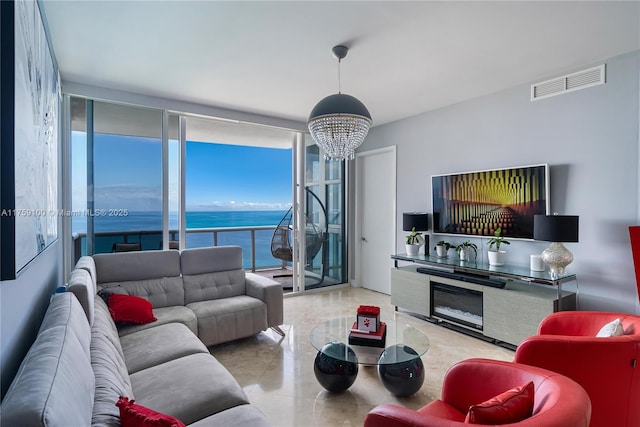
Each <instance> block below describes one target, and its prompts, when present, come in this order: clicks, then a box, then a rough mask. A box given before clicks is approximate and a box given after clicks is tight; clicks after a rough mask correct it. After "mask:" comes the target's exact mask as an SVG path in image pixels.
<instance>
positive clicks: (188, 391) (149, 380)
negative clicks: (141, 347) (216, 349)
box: [131, 353, 248, 424]
mask: <svg viewBox="0 0 640 427" xmlns="http://www.w3.org/2000/svg"><path fill="white" fill-rule="evenodd" d="M131 383H132V385H133V391H134V395H135V398H136V402H137V403H139V404H140V405H143V406H146V407H148V408H152V409H154V410H156V411H159V412H162V413H164V414H169V415H172V416H174V417H176V418H178V419H179V420H181V421H182V422H183V423H185V424H191V423H193V422H195V421H198V420H200V419H203V418H206V417H208V416H209V415H212V414H215V413H218V412H220V411H223V410H225V409H229V408H232V407H234V406H238V405H242V404H245V403H248V401H247V396H246V395H245V394H244V391H243V390H242V388H241V387H240V385H239V384H238V383H237V381H236V380H235V379H234V378H233V377H232V376H231V374H230V373H229V372H228V371H227V370H226V369H225V368H224V366H222V365H221V364H220V362H218V361H217V360H216V359H215V358H214V357H213V356H211V355H210V354H202V353H200V354H191V355H189V356H185V357H181V358H179V359H175V360H172V361H169V362H166V363H163V364H161V365H156V366H153V367H151V368H148V369H144V370H142V371H138V372H136V373H134V374H131Z"/></svg>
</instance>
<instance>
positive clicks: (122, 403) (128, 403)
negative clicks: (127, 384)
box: [116, 396, 186, 427]
mask: <svg viewBox="0 0 640 427" xmlns="http://www.w3.org/2000/svg"><path fill="white" fill-rule="evenodd" d="M116 406H117V407H118V408H119V409H120V422H121V423H122V427H186V426H185V425H184V423H183V422H182V421H180V420H179V419H177V418H175V417H172V416H171V415H166V414H162V413H160V412H158V411H154V410H153V409H149V408H145V407H144V406H142V405H138V404H136V403H134V401H133V400H129V399H128V398H127V397H124V396H121V397H120V399H118V402H116Z"/></svg>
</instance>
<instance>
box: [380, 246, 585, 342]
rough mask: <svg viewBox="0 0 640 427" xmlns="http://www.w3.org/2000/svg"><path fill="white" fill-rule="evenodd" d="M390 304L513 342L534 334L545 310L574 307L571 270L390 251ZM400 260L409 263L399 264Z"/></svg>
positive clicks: (547, 313)
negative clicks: (557, 273) (554, 274)
mask: <svg viewBox="0 0 640 427" xmlns="http://www.w3.org/2000/svg"><path fill="white" fill-rule="evenodd" d="M391 258H392V259H393V260H394V264H395V268H393V269H392V270H391V303H392V304H393V305H395V306H396V309H398V308H402V309H403V310H406V311H409V312H412V313H416V314H419V315H422V316H426V317H427V318H429V319H431V320H434V321H437V322H444V323H446V324H449V325H454V326H455V327H456V328H457V329H458V330H461V331H463V332H464V331H469V332H473V333H474V335H478V334H480V335H482V336H484V337H486V338H489V339H491V340H495V341H496V342H497V343H499V344H500V343H504V344H508V345H510V346H517V345H518V344H520V342H521V341H522V340H523V339H525V338H527V337H528V336H531V335H535V334H536V333H537V329H538V324H539V323H540V321H541V320H542V319H544V318H545V317H546V316H547V315H549V314H551V313H553V312H556V311H561V310H575V309H576V292H572V291H566V290H563V289H562V285H563V284H564V283H567V282H575V284H576V290H577V278H576V275H575V274H566V275H564V276H562V277H559V278H555V279H552V278H551V277H550V275H549V273H548V272H536V271H530V270H529V269H528V268H524V267H517V266H508V265H505V266H501V267H494V266H489V265H488V264H482V263H476V262H460V261H459V260H458V259H455V258H438V257H435V256H428V255H427V256H424V255H417V256H409V255H404V254H399V255H392V257H391ZM402 261H406V262H409V263H410V264H406V263H405V264H406V265H403V266H400V265H399V263H400V262H402Z"/></svg>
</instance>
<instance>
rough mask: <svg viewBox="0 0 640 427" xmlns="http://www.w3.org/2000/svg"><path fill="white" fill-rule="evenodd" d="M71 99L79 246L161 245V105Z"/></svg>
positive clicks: (87, 249)
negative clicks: (143, 105)
mask: <svg viewBox="0 0 640 427" xmlns="http://www.w3.org/2000/svg"><path fill="white" fill-rule="evenodd" d="M71 104H72V105H71V112H72V134H71V148H72V149H71V153H72V177H71V178H72V194H73V197H72V212H73V215H72V232H73V233H74V235H75V236H74V242H75V244H74V247H75V250H76V251H78V250H79V251H80V253H79V254H87V253H88V254H95V253H104V252H115V251H120V250H151V249H160V248H161V247H162V246H161V241H162V234H161V230H162V111H161V110H154V109H148V108H140V107H133V106H129V105H120V104H113V103H107V102H99V101H91V100H85V99H82V98H72V99H71ZM79 254H76V255H75V256H76V258H77V257H78V255H79Z"/></svg>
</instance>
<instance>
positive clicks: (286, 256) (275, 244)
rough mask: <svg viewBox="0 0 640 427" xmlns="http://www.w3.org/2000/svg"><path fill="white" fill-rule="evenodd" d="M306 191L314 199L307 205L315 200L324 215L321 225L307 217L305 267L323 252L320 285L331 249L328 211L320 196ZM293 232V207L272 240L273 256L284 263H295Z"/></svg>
mask: <svg viewBox="0 0 640 427" xmlns="http://www.w3.org/2000/svg"><path fill="white" fill-rule="evenodd" d="M306 190H307V196H308V197H309V196H310V197H313V199H311V198H310V199H309V200H308V202H307V203H308V204H309V203H310V202H311V201H313V200H315V201H316V203H318V205H319V206H320V210H321V214H322V215H323V219H322V221H321V222H320V223H315V222H313V220H312V219H311V218H310V217H309V215H305V237H306V241H305V259H306V260H307V262H306V264H305V265H309V264H311V263H312V262H313V259H314V258H315V257H316V255H318V252H320V250H322V264H321V273H320V281H319V282H318V283H316V284H320V283H322V282H323V281H324V276H325V274H326V266H327V261H328V250H329V248H328V247H327V245H326V243H327V240H328V237H329V221H328V219H327V211H326V209H325V207H324V204H322V202H321V201H320V199H319V198H318V196H316V195H315V194H314V193H313V192H312V191H311V190H309V189H308V188H307V189H306ZM321 223H324V228H323V227H322V226H321ZM292 232H293V206H292V207H290V208H289V210H288V211H287V213H286V214H285V215H284V216H283V217H282V219H281V220H280V222H279V223H278V225H277V226H276V229H275V230H274V232H273V237H272V238H271V255H273V257H274V258H276V259H279V260H282V261H283V262H292V261H293V242H292V238H291V235H292ZM288 276H291V274H279V275H274V276H273V277H274V278H277V277H288Z"/></svg>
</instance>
